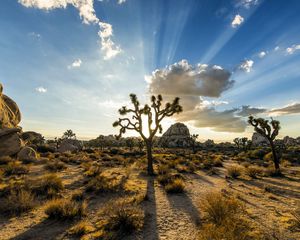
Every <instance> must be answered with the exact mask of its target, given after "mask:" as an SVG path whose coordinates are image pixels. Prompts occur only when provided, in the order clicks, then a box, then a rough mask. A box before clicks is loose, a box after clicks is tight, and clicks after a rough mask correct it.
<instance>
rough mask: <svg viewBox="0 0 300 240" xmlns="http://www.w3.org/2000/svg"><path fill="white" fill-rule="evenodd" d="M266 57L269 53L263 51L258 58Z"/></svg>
mask: <svg viewBox="0 0 300 240" xmlns="http://www.w3.org/2000/svg"><path fill="white" fill-rule="evenodd" d="M266 55H267V53H266V52H265V51H261V52H260V53H259V54H258V56H259V57H260V58H264V57H265V56H266Z"/></svg>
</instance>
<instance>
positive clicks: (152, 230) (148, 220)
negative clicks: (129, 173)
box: [143, 177, 159, 240]
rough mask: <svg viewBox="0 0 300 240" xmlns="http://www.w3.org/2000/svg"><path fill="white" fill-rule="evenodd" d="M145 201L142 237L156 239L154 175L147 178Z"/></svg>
mask: <svg viewBox="0 0 300 240" xmlns="http://www.w3.org/2000/svg"><path fill="white" fill-rule="evenodd" d="M146 199H147V201H145V202H144V204H145V205H144V207H145V224H144V228H143V239H149V240H158V239H159V235H158V229H157V207H156V197H155V187H154V177H148V178H147V197H146Z"/></svg>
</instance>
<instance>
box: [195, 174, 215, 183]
mask: <svg viewBox="0 0 300 240" xmlns="http://www.w3.org/2000/svg"><path fill="white" fill-rule="evenodd" d="M192 177H193V178H195V179H197V180H199V181H201V182H205V183H207V184H209V185H211V186H214V183H213V182H212V181H210V180H208V179H207V178H206V177H204V176H202V175H200V174H198V173H195V174H193V176H192Z"/></svg>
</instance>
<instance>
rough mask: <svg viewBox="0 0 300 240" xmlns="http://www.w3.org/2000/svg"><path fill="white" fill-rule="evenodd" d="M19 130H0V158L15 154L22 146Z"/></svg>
mask: <svg viewBox="0 0 300 240" xmlns="http://www.w3.org/2000/svg"><path fill="white" fill-rule="evenodd" d="M20 131H21V129H20V128H11V129H0V157H3V156H12V155H15V154H17V153H18V152H19V151H20V150H21V148H22V147H23V146H24V143H23V141H22V140H21V138H20V136H19V133H20Z"/></svg>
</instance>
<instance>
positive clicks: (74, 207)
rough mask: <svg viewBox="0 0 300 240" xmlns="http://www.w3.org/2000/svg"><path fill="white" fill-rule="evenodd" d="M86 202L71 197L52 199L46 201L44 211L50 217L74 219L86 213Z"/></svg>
mask: <svg viewBox="0 0 300 240" xmlns="http://www.w3.org/2000/svg"><path fill="white" fill-rule="evenodd" d="M86 206H87V205H86V202H78V201H74V200H71V199H64V198H61V199H53V200H51V201H50V202H48V203H47V205H46V209H45V213H46V214H47V215H48V218H50V219H58V220H65V219H74V218H81V217H83V216H85V215H86Z"/></svg>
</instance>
